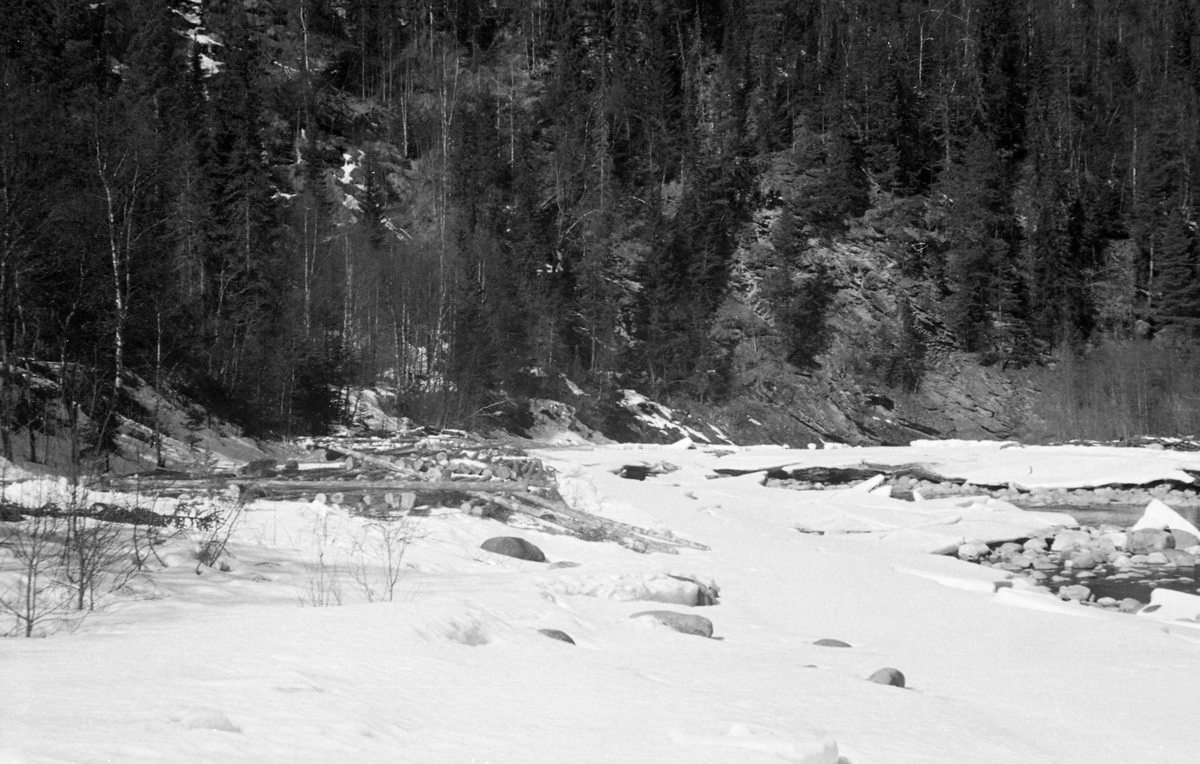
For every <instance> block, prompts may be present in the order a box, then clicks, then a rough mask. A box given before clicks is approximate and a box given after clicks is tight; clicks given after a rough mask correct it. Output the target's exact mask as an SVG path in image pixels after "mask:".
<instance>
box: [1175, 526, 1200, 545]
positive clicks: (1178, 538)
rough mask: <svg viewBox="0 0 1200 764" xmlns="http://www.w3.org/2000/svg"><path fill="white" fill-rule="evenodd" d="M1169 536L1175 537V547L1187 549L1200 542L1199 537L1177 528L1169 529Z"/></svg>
mask: <svg viewBox="0 0 1200 764" xmlns="http://www.w3.org/2000/svg"><path fill="white" fill-rule="evenodd" d="M1171 536H1173V537H1174V538H1175V548H1176V549H1188V548H1190V547H1194V546H1196V545H1197V544H1200V538H1196V537H1195V536H1193V535H1192V534H1191V533H1188V532H1187V531H1181V530H1179V529H1178V528H1172V529H1171Z"/></svg>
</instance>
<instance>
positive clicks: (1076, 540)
mask: <svg viewBox="0 0 1200 764" xmlns="http://www.w3.org/2000/svg"><path fill="white" fill-rule="evenodd" d="M1091 540H1092V537H1091V535H1090V534H1089V533H1088V532H1087V531H1076V530H1070V529H1065V530H1061V531H1059V532H1058V533H1056V534H1054V543H1053V544H1051V545H1050V549H1051V551H1054V552H1069V551H1071V550H1072V549H1078V548H1079V547H1086V546H1087V545H1088V544H1089V543H1090V542H1091Z"/></svg>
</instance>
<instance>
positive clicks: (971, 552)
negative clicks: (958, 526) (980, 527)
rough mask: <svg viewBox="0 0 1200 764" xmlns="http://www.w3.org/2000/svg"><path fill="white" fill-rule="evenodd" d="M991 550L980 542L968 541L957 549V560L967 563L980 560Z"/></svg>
mask: <svg viewBox="0 0 1200 764" xmlns="http://www.w3.org/2000/svg"><path fill="white" fill-rule="evenodd" d="M989 552H991V549H989V548H988V545H987V544H985V543H983V542H982V541H968V542H967V543H965V544H962V545H960V546H959V547H958V558H959V559H960V560H966V561H967V562H975V561H976V560H982V559H983V558H985V557H987V556H988V553H989Z"/></svg>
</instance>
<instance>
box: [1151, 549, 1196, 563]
mask: <svg viewBox="0 0 1200 764" xmlns="http://www.w3.org/2000/svg"><path fill="white" fill-rule="evenodd" d="M1159 554H1161V555H1162V556H1163V557H1166V558H1167V562H1169V563H1171V564H1172V565H1178V566H1179V567H1181V568H1191V567H1193V566H1195V565H1196V563H1198V562H1200V558H1197V557H1196V555H1194V554H1190V553H1188V552H1185V551H1183V550H1182V549H1164V550H1162V551H1161V552H1159Z"/></svg>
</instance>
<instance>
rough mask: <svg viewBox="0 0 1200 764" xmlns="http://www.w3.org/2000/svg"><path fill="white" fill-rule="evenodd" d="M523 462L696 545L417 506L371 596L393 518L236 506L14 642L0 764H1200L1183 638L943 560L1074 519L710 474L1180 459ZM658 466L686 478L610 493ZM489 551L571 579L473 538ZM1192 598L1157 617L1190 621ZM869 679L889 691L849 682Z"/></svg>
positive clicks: (3, 651) (1055, 454)
mask: <svg viewBox="0 0 1200 764" xmlns="http://www.w3.org/2000/svg"><path fill="white" fill-rule="evenodd" d="M539 456H541V457H542V458H543V459H544V460H545V461H546V462H547V463H548V464H550V465H552V466H553V467H555V469H557V470H558V474H559V484H560V491H561V493H562V495H563V497H564V498H565V499H566V500H567V501H568V502H569V503H571V504H573V505H574V506H576V507H577V508H581V509H587V510H590V511H593V512H596V513H598V514H601V515H604V516H606V517H609V518H611V519H614V520H620V521H624V522H628V523H633V524H635V525H639V526H642V527H649V528H656V529H670V530H671V531H673V532H674V533H676V534H678V535H679V536H680V537H683V538H686V539H690V540H692V541H696V542H700V543H702V544H705V545H707V546H709V547H710V549H709V550H708V551H699V550H690V549H685V550H683V551H682V552H681V554H679V555H676V556H672V555H665V554H651V555H639V554H637V553H635V552H632V551H630V550H628V549H625V548H624V547H621V546H618V545H616V544H611V543H588V542H584V541H581V540H578V539H575V538H572V537H569V536H564V535H553V534H548V533H543V532H539V531H536V530H532V529H521V528H519V527H518V528H514V527H512V526H505V525H502V524H500V523H498V522H496V521H494V520H488V519H481V518H477V517H473V516H470V515H467V514H462V513H459V512H458V511H457V510H434V512H433V514H432V516H430V517H427V518H420V519H410V520H408V521H406V522H407V523H409V525H408V526H406V528H407V530H408V531H409V533H408V538H407V539H405V540H407V541H409V542H410V543H409V545H408V546H407V548H406V549H405V550H404V557H403V561H402V564H403V566H404V570H403V575H402V577H400V579H399V581H398V582H397V583H396V585H395V588H394V589H393V590H392V593H393V595H394V596H393V597H392V598H391V600H390V601H388V599H387V597H386V596H385V592H386V581H385V579H386V564H384V562H383V560H384V559H385V557H386V555H385V553H384V552H385V550H386V548H387V544H386V543H385V542H386V539H385V537H384V535H383V532H382V531H381V530H380V528H379V526H377V525H373V524H372V523H371V521H368V520H366V519H363V518H361V517H357V516H352V515H349V514H347V513H346V512H344V511H343V510H341V509H338V508H333V507H325V506H321V505H314V504H307V503H298V502H290V503H289V502H271V503H266V502H259V503H254V504H251V505H249V506H248V507H247V508H246V509H245V511H244V512H243V513H242V514H241V517H240V520H239V523H238V525H237V526H236V528H235V531H234V534H233V536H232V537H231V540H230V545H229V551H228V554H227V555H226V556H224V557H223V558H222V559H221V560H219V561H217V565H218V567H220V566H221V563H224V565H225V566H226V567H228V568H229V569H228V570H226V571H222V570H218V569H214V568H209V567H205V566H201V565H198V564H197V563H196V562H195V561H194V559H193V545H194V544H196V543H200V542H202V541H203V540H204V539H203V537H202V534H200V533H199V532H192V534H191V536H190V537H189V536H188V535H187V534H180V535H178V536H176V537H174V538H173V539H172V540H170V541H168V542H167V543H165V544H163V545H162V546H161V547H160V548H159V550H158V551H159V557H161V558H162V560H161V562H162V563H166V564H168V567H165V568H164V567H162V566H161V565H160V564H159V561H157V560H156V561H155V562H154V565H153V566H152V567H154V568H155V570H154V571H153V572H152V573H150V574H149V575H148V576H146V577H144V578H140V579H137V580H136V581H135V582H134V583H133V584H132V585H131V586H130V587H126V589H124V590H122V592H120V593H118V595H114V597H112V598H111V599H110V601H109V603H108V604H107V606H106V607H104V608H103V609H102V610H100V611H99V612H97V613H95V614H93V615H91V616H90V617H89V618H87V619H86V620H84V621H83V622H82V623H80V624H78V625H77V626H76V627H75V628H74V630H73V631H61V632H59V633H58V634H55V635H54V636H51V637H50V638H46V639H16V638H13V639H4V640H0V690H2V697H3V701H2V702H0V762H4V763H5V764H7V763H9V762H206V763H207V762H214V761H220V762H241V761H244V762H343V761H353V762H375V761H379V762H397V761H403V762H414V763H419V762H431V763H435V762H436V763H439V764H440V763H442V762H446V763H450V762H462V763H463V764H468V763H477V764H483V763H485V762H487V763H490V764H502V763H507V762H512V763H513V764H517V763H520V764H531V763H533V764H536V763H540V762H545V763H546V764H551V763H553V764H558V763H560V762H572V764H582V763H586V762H654V763H655V764H665V763H669V762H680V763H684V762H686V763H687V764H697V763H699V762H714V764H717V763H719V764H738V763H741V762H771V761H792V762H813V763H817V762H820V763H821V764H838V763H839V762H840V764H904V763H905V762H954V763H956V764H957V763H959V762H993V761H1012V762H1080V764H1082V763H1084V762H1087V764H1104V763H1106V762H1113V763H1114V764H1115V763H1116V762H1122V763H1124V762H1134V761H1136V762H1161V763H1163V764H1191V762H1195V761H1197V760H1200V758H1198V757H1200V728H1198V727H1197V726H1196V724H1195V710H1196V709H1197V708H1200V682H1198V681H1197V679H1196V677H1197V676H1200V624H1198V623H1196V622H1195V621H1194V620H1193V621H1174V620H1170V621H1169V620H1165V619H1163V618H1153V617H1143V616H1140V615H1139V616H1134V615H1124V614H1117V613H1110V612H1105V611H1101V610H1099V609H1095V608H1087V607H1084V606H1082V605H1078V604H1074V603H1067V602H1062V601H1060V600H1057V599H1055V598H1053V597H1051V596H1049V595H1045V594H1040V593H1035V592H1031V591H1028V590H1026V589H1023V588H1022V587H1021V586H1019V585H1018V586H1012V585H1011V582H1009V581H1008V579H1007V575H1008V574H1006V573H1004V572H1002V571H999V570H994V569H988V568H983V567H979V566H975V565H971V564H968V563H965V562H961V561H959V560H957V559H954V558H952V557H946V556H940V555H934V554H930V553H929V552H930V551H931V550H933V549H938V548H944V547H946V546H947V545H949V544H951V543H952V542H955V541H958V542H961V541H963V540H968V539H974V538H986V539H999V538H1004V537H1006V536H1013V535H1021V534H1022V533H1028V532H1029V531H1030V530H1031V529H1036V528H1039V527H1045V526H1047V525H1050V524H1055V523H1059V522H1066V520H1065V519H1064V518H1063V517H1062V516H1061V515H1052V514H1048V513H1045V514H1043V513H1022V512H1020V511H1019V510H1016V509H1015V508H1012V507H1010V506H1008V505H1004V504H1003V503H999V502H995V501H994V500H993V501H991V502H988V501H985V500H982V499H980V500H978V501H975V502H972V501H969V500H967V501H964V500H963V499H961V498H958V499H954V500H939V501H936V502H917V503H908V502H900V501H896V500H893V499H890V498H888V497H886V496H881V495H879V494H872V493H869V492H868V491H865V490H847V491H825V492H819V493H817V492H811V493H810V492H798V491H787V490H782V489H772V488H766V487H764V486H762V485H760V482H761V479H762V475H761V474H758V475H755V474H747V475H742V476H739V477H727V478H719V479H714V472H713V470H714V469H715V468H717V467H724V468H733V469H737V470H742V469H765V468H768V467H777V466H789V465H803V466H816V465H825V466H832V465H835V464H853V463H857V462H859V461H867V462H871V463H891V464H907V463H914V462H920V463H922V464H925V465H929V466H930V467H932V468H935V469H936V471H937V472H938V473H939V474H943V475H948V476H955V477H961V478H965V479H968V480H970V481H972V482H975V483H986V484H1005V483H1007V482H1010V481H1011V482H1015V483H1018V484H1025V485H1031V484H1034V483H1035V482H1036V483H1038V484H1042V485H1067V484H1069V485H1087V484H1105V483H1112V482H1128V483H1141V482H1149V481H1153V480H1156V479H1161V478H1171V479H1177V480H1187V479H1189V478H1188V476H1187V473H1186V472H1184V471H1183V469H1184V468H1187V469H1200V456H1198V455H1192V454H1180V453H1173V452H1168V451H1151V450H1133V449H1119V450H1118V449H1097V448H1090V449H1089V448H1020V447H1015V446H1011V445H1010V446H1008V447H1003V448H1002V447H1000V446H999V445H996V444H992V445H984V444H970V443H954V444H919V445H917V446H915V447H913V448H906V449H854V450H843V451H835V450H830V451H789V450H786V449H778V448H765V447H763V448H747V449H732V448H719V449H708V448H703V449H692V450H687V449H684V448H671V447H643V448H631V447H628V446H602V447H580V448H571V449H555V450H546V451H543V452H540V453H539ZM847 460H848V461H847ZM660 462H666V463H668V464H670V465H673V466H675V467H678V468H679V469H677V470H674V471H671V472H669V473H667V474H662V475H658V476H655V477H651V478H649V479H648V480H646V481H644V482H638V481H634V480H627V479H623V478H620V477H618V476H617V475H616V474H614V471H615V470H617V469H619V468H620V467H621V466H623V465H627V464H635V463H646V464H658V463H660ZM50 490H51V489H50V488H49V487H48V486H47V485H46V484H45V483H43V482H38V481H34V482H26V483H19V484H14V485H10V486H8V487H7V489H6V492H7V495H8V496H9V497H10V498H11V499H20V498H22V497H24V498H25V499H26V500H29V499H30V497H31V496H33V495H34V494H36V493H37V492H39V491H41V492H43V493H45V492H48V491H50ZM105 498H109V499H111V498H114V497H105ZM797 527H803V528H805V529H807V530H810V531H824V533H822V534H817V533H800V532H798V531H797ZM845 531H853V532H848V533H847V532H845ZM504 535H520V536H522V537H523V538H526V539H527V540H529V541H531V542H533V543H534V544H536V545H537V546H538V547H540V548H541V549H542V550H543V551H544V552H545V554H546V556H547V558H548V561H549V563H554V562H573V563H578V566H577V567H557V566H556V567H551V565H550V564H548V563H533V562H525V561H520V560H516V559H513V558H509V557H502V556H498V555H494V554H491V553H488V552H484V551H482V550H481V549H480V548H479V544H480V543H481V542H482V541H483V540H485V539H487V538H489V537H492V536H504ZM391 538H392V539H393V540H395V536H394V535H393V536H392V537H391ZM671 574H675V575H679V576H683V577H690V578H695V579H697V580H699V581H702V582H714V583H715V584H716V585H718V586H719V587H720V601H719V604H717V605H715V606H711V607H689V606H686V605H682V604H676V603H674V602H671V601H670V600H672V599H675V598H677V597H678V596H680V593H681V592H685V591H686V590H687V587H688V586H692V585H691V584H688V583H687V582H683V581H680V580H679V579H675V578H670V577H669V576H670V575H671ZM368 588H370V589H371V591H372V592H373V595H372V597H371V599H375V600H379V599H380V598H381V597H382V599H384V601H375V602H367V601H366V600H367V596H366V592H367V589H368ZM1181 597H1183V599H1182V600H1179V601H1173V602H1172V609H1171V613H1172V615H1173V616H1174V617H1180V616H1186V615H1188V614H1190V613H1191V612H1192V611H1191V608H1192V607H1193V606H1192V605H1191V604H1190V602H1191V601H1190V600H1188V599H1187V598H1186V597H1187V596H1186V595H1181ZM639 598H641V599H639ZM339 600H340V601H341V603H342V604H341V605H340V606H339V605H338V604H337V602H338V601H339ZM1197 601H1198V602H1200V600H1197ZM321 605H323V606H321ZM1195 608H1196V614H1200V606H1195ZM654 609H666V610H674V611H676V612H681V613H682V612H691V613H695V614H698V615H703V616H705V617H707V618H709V619H711V621H712V622H713V624H714V627H715V630H714V637H715V638H714V639H705V638H702V637H698V636H692V635H685V634H681V633H678V632H675V631H672V630H670V629H668V628H666V627H664V626H661V625H659V624H657V623H656V622H655V621H653V620H652V619H647V618H631V617H630V616H631V615H633V614H635V613H638V612H641V611H645V610H654ZM539 629H558V630H561V631H563V632H566V633H567V634H569V635H570V636H571V637H572V638H573V639H574V640H575V642H576V644H575V645H571V644H567V643H564V642H561V641H556V640H553V639H550V638H548V637H546V636H544V635H543V634H541V633H539V631H538V630H539ZM820 639H837V640H842V641H844V642H846V643H848V644H849V647H826V646H820V645H816V644H814V643H815V642H816V641H817V640H820ZM884 667H891V668H895V669H898V670H899V671H901V672H903V674H904V676H905V677H906V680H907V686H906V687H905V688H898V687H892V686H885V685H881V684H875V683H872V682H869V681H867V680H866V677H868V676H869V675H871V674H872V673H873V672H875V671H876V670H877V669H880V668H884Z"/></svg>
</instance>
